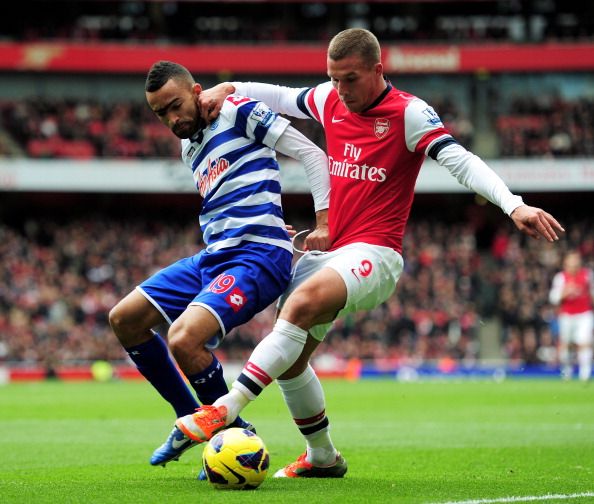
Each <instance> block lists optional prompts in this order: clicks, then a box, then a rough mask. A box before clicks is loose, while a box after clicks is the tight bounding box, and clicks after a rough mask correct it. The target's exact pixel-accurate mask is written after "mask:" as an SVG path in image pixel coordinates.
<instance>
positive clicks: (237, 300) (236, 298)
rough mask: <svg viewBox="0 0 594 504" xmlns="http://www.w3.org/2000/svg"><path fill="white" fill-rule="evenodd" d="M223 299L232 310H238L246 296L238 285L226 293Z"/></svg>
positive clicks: (244, 302)
mask: <svg viewBox="0 0 594 504" xmlns="http://www.w3.org/2000/svg"><path fill="white" fill-rule="evenodd" d="M225 301H227V303H228V304H229V306H230V307H231V308H232V309H233V311H234V312H238V311H239V310H241V309H242V308H243V306H244V305H245V304H246V303H247V297H246V295H245V294H244V293H243V292H242V291H241V289H240V288H239V287H235V289H233V290H232V291H231V292H230V293H229V294H228V295H227V297H226V298H225Z"/></svg>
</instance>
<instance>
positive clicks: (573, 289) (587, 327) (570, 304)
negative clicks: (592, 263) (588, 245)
mask: <svg viewBox="0 0 594 504" xmlns="http://www.w3.org/2000/svg"><path fill="white" fill-rule="evenodd" d="M593 299H594V273H593V272H592V270H591V269H589V268H585V267H583V266H582V257H581V255H580V253H579V252H578V251H577V250H572V251H570V252H568V253H567V254H566V255H565V258H564V259H563V271H559V272H558V273H557V274H556V275H555V276H554V277H553V283H552V285H551V290H550V292H549V301H550V302H551V304H554V305H557V306H558V321H559V345H558V350H559V361H560V363H561V376H562V377H563V378H565V379H570V378H571V375H572V374H573V373H572V368H573V366H572V364H571V356H570V347H571V345H575V346H576V348H577V361H578V374H579V378H580V380H582V381H588V380H589V379H590V375H591V373H592V331H593V330H594V311H593V308H592V300H593Z"/></svg>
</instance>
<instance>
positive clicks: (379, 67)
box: [375, 63, 384, 76]
mask: <svg viewBox="0 0 594 504" xmlns="http://www.w3.org/2000/svg"><path fill="white" fill-rule="evenodd" d="M375 75H380V76H383V75H384V65H382V64H381V63H376V64H375Z"/></svg>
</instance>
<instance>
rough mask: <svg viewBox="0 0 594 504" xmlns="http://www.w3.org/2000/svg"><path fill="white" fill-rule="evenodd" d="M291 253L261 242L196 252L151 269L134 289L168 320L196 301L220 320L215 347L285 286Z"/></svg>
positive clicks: (289, 268)
mask: <svg viewBox="0 0 594 504" xmlns="http://www.w3.org/2000/svg"><path fill="white" fill-rule="evenodd" d="M292 259H293V256H292V254H291V253H290V252H289V251H287V250H285V249H282V248H280V247H274V246H271V245H266V244H264V243H255V242H243V243H242V244H241V247H234V248H228V249H221V250H218V251H216V252H210V253H207V252H206V251H205V250H203V251H201V252H200V253H198V254H196V255H194V256H191V257H186V258H185V259H181V260H179V261H177V262H175V263H173V264H171V265H170V266H167V267H166V268H163V269H162V270H160V271H158V272H157V273H155V274H154V275H153V276H151V277H150V278H148V279H147V280H145V281H144V282H142V283H141V284H140V285H139V286H138V287H137V289H138V290H139V291H140V292H141V293H142V294H143V295H144V296H145V297H146V298H147V299H148V300H149V301H150V302H151V303H152V304H153V305H154V306H155V307H156V308H157V309H158V310H159V311H160V312H161V314H162V315H163V317H164V318H165V320H166V321H167V322H168V323H169V324H171V323H173V321H174V320H176V319H177V318H178V317H179V316H180V315H181V314H182V313H183V312H184V311H185V310H186V308H187V307H188V306H189V305H199V306H202V307H204V308H206V309H207V310H208V311H210V312H211V313H212V314H213V315H214V316H215V317H216V319H217V320H218V321H219V325H220V327H221V332H220V334H219V335H217V336H215V337H214V338H212V339H211V340H210V341H209V342H208V344H207V347H209V348H216V346H218V344H219V343H220V340H221V339H222V337H224V336H225V334H227V333H228V332H229V331H230V330H231V329H233V328H234V327H237V326H239V325H241V324H244V323H245V322H247V321H249V320H250V319H252V318H253V317H254V315H256V314H257V313H259V312H261V311H262V310H264V309H265V308H266V307H268V306H270V305H271V304H272V303H274V301H275V300H276V299H278V298H279V296H280V295H281V294H282V293H283V292H284V290H285V289H286V288H287V286H288V285H289V280H290V277H291V262H292Z"/></svg>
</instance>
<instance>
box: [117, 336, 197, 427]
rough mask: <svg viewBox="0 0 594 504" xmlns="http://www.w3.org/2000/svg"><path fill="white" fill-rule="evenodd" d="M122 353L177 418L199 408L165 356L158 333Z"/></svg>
mask: <svg viewBox="0 0 594 504" xmlns="http://www.w3.org/2000/svg"><path fill="white" fill-rule="evenodd" d="M126 351H127V352H128V355H129V356H130V358H131V359H132V360H133V361H134V364H136V367H137V368H138V371H140V373H141V374H142V375H143V376H144V377H145V378H146V379H147V380H148V381H149V382H150V383H151V385H152V386H153V387H155V388H156V389H157V391H158V392H159V394H161V395H162V396H163V399H165V400H166V401H167V402H168V403H169V404H171V406H173V409H174V410H175V414H176V415H177V416H178V417H181V416H184V415H189V414H190V413H193V412H194V410H195V409H196V408H198V406H200V405H199V404H198V402H197V401H196V398H195V397H194V395H193V394H192V392H191V391H190V389H189V388H188V386H187V385H186V382H185V380H184V378H183V376H182V375H181V373H180V372H179V371H178V369H177V367H176V365H175V363H174V362H173V359H172V358H171V356H170V355H169V349H168V348H167V344H166V343H165V341H164V340H163V338H161V337H160V336H159V335H158V334H156V333H155V336H154V337H153V338H151V339H150V340H148V341H146V342H144V343H141V344H140V345H136V346H133V347H128V348H126Z"/></svg>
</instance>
